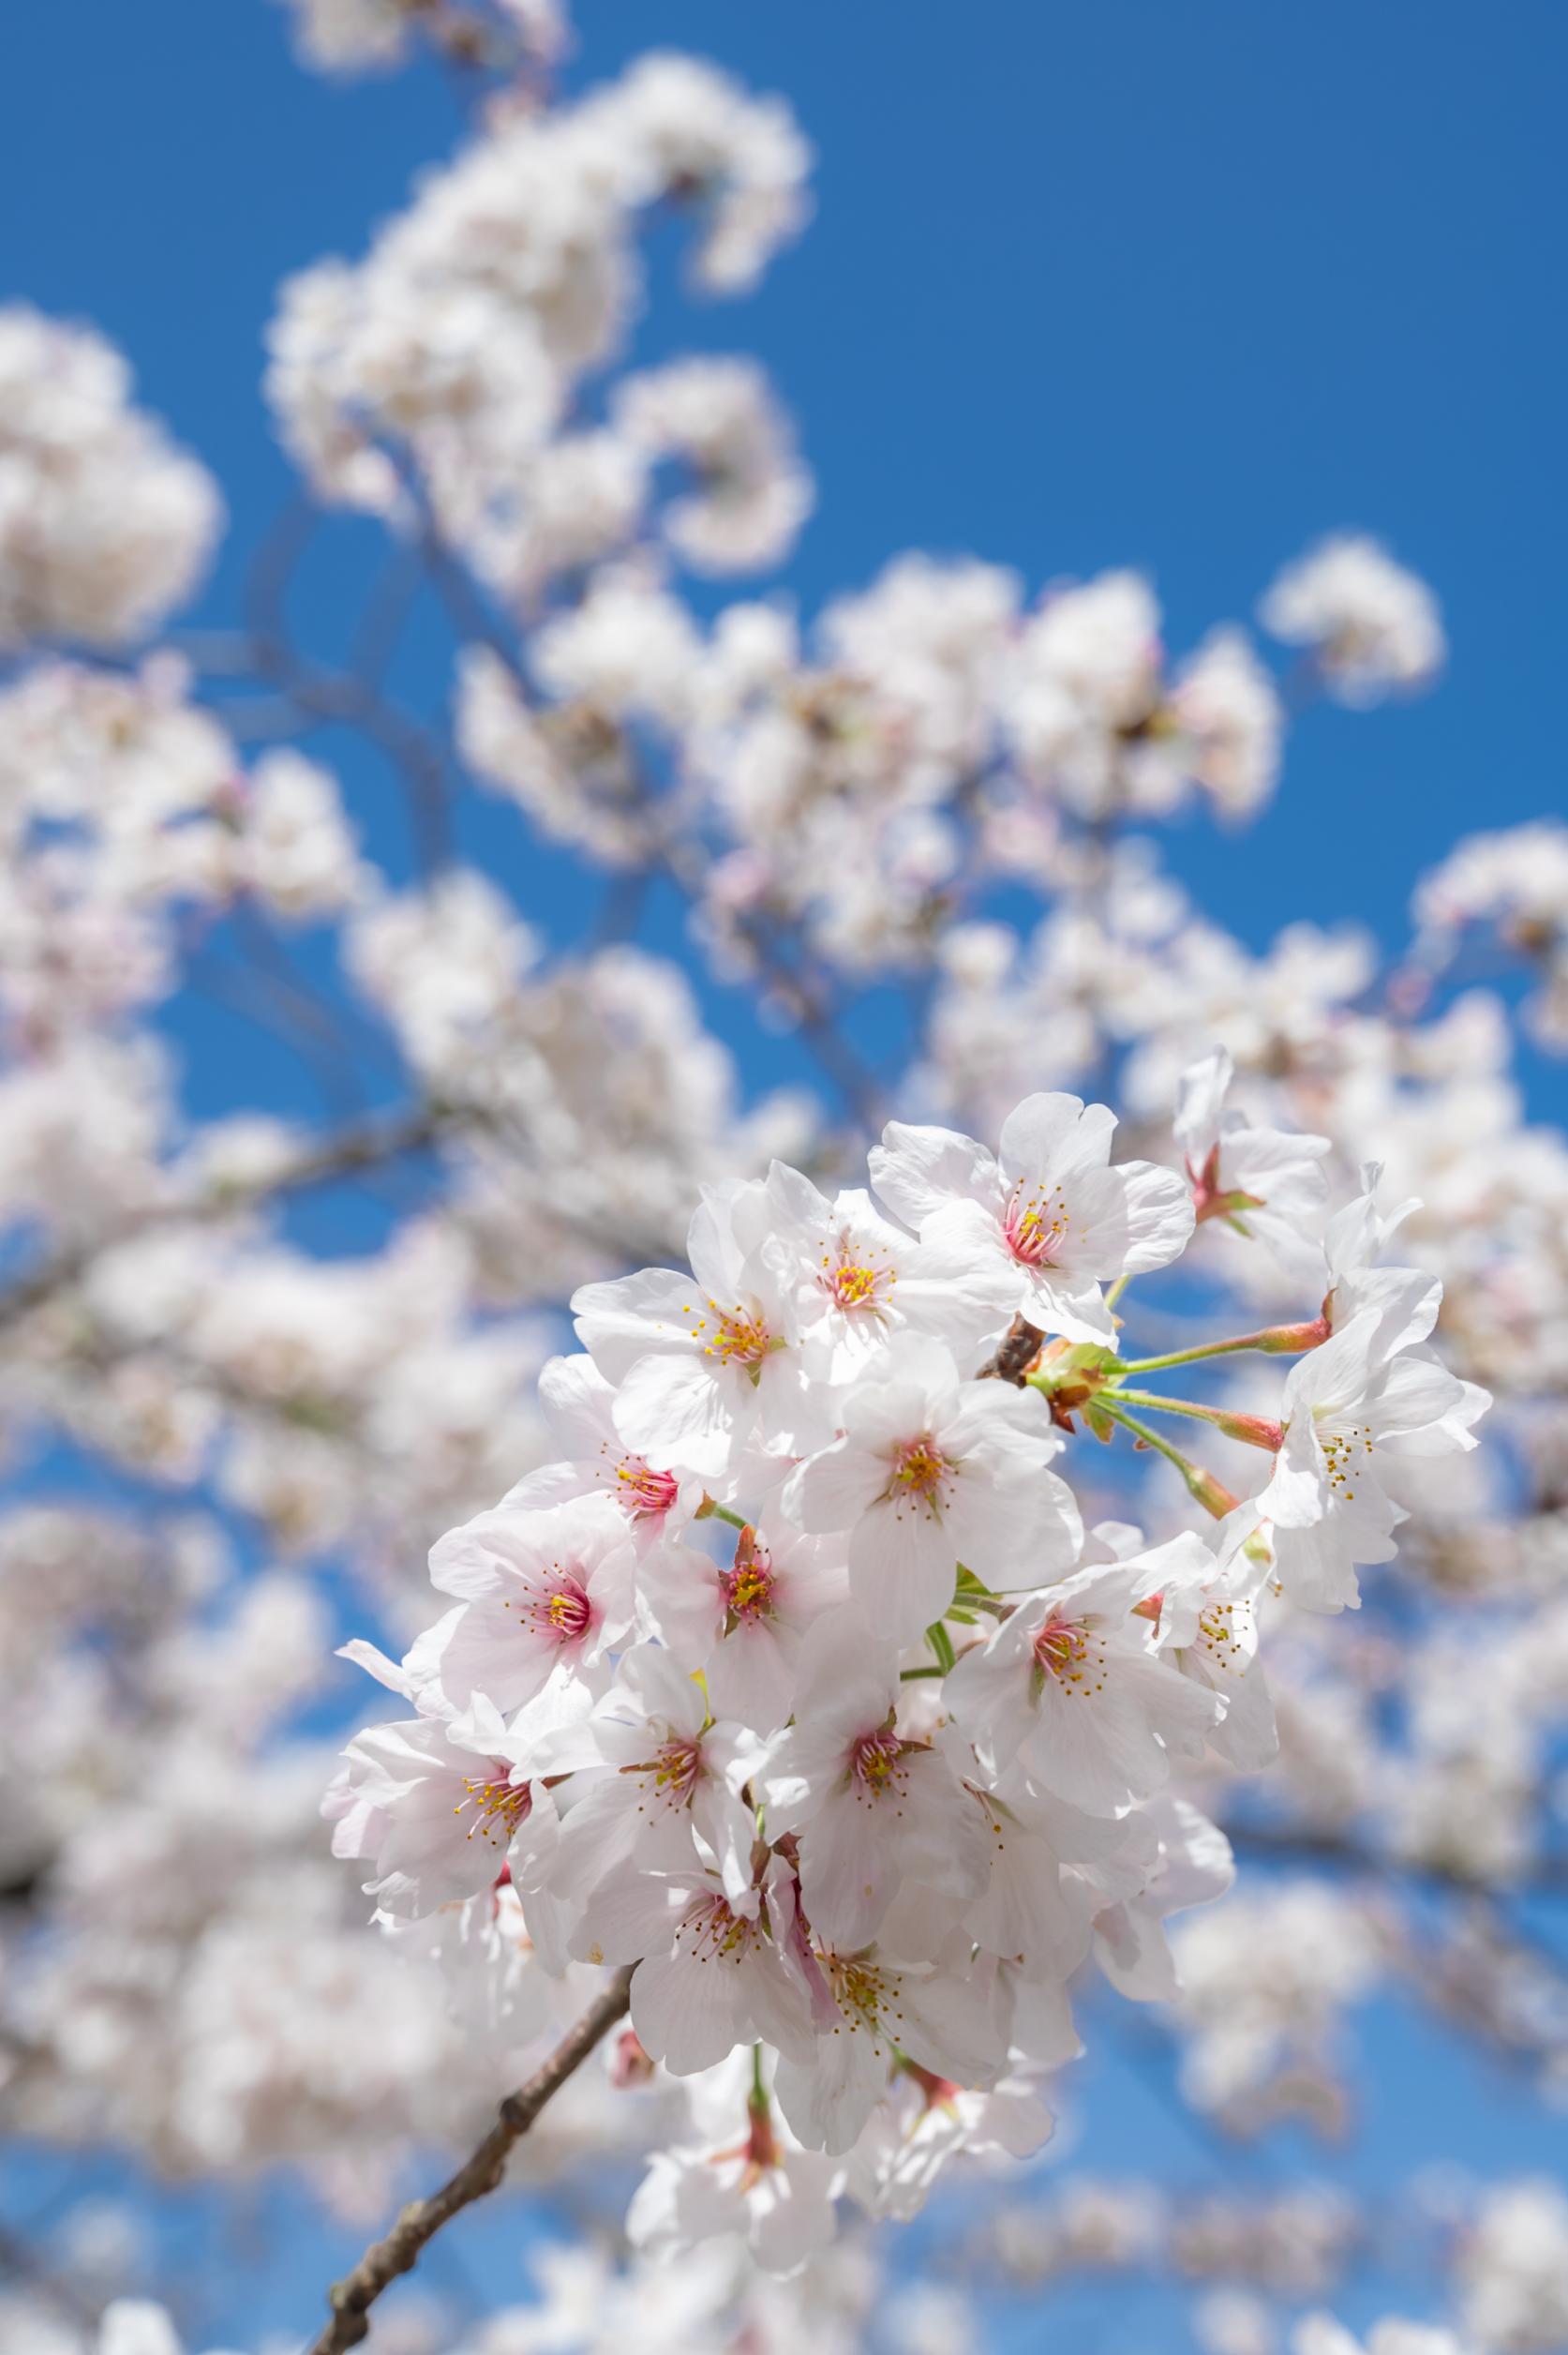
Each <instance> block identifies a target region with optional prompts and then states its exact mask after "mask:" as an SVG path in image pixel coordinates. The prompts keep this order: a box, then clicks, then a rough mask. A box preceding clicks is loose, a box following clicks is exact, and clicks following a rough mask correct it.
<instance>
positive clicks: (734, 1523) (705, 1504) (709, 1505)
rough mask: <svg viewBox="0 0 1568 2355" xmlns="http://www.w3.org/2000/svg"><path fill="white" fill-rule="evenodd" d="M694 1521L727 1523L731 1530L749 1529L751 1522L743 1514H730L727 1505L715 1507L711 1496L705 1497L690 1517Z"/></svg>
mask: <svg viewBox="0 0 1568 2355" xmlns="http://www.w3.org/2000/svg"><path fill="white" fill-rule="evenodd" d="M692 1518H693V1520H694V1521H727V1522H728V1523H729V1525H730V1527H731V1528H732V1529H749V1528H750V1527H751V1523H750V1522H749V1521H748V1520H747V1519H746V1517H745V1515H744V1514H743V1513H732V1512H731V1511H730V1509H729V1507H728V1506H727V1505H716V1504H715V1503H714V1502H713V1499H712V1498H711V1496H705V1497H704V1498H703V1500H702V1503H701V1504H700V1505H699V1506H698V1507H697V1508H696V1511H695V1512H694V1514H693V1516H692Z"/></svg>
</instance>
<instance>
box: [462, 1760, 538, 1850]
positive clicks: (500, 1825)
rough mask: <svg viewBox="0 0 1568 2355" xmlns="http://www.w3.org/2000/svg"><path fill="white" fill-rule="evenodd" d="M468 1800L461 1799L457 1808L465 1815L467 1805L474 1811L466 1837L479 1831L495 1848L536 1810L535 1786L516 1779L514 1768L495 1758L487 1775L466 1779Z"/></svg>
mask: <svg viewBox="0 0 1568 2355" xmlns="http://www.w3.org/2000/svg"><path fill="white" fill-rule="evenodd" d="M463 1789H464V1790H465V1791H466V1792H467V1793H468V1797H467V1798H466V1799H459V1800H458V1802H457V1805H456V1806H455V1808H453V1810H452V1812H453V1814H454V1815H461V1814H462V1813H463V1811H464V1809H465V1808H473V1810H474V1818H473V1822H472V1823H470V1825H469V1828H468V1832H467V1834H466V1837H467V1838H469V1839H472V1838H473V1836H474V1834H475V1833H476V1832H477V1833H478V1834H479V1837H480V1838H481V1839H485V1840H488V1841H489V1843H490V1845H491V1847H492V1848H505V1847H507V1846H509V1845H510V1843H511V1840H512V1837H513V1835H514V1833H515V1831H516V1829H517V1826H518V1824H519V1823H527V1821H528V1819H529V1817H530V1814H531V1813H532V1811H533V1788H532V1785H531V1784H530V1783H526V1782H514V1781H513V1780H512V1770H511V1768H510V1767H509V1766H505V1765H501V1764H500V1763H497V1762H495V1761H492V1762H491V1766H490V1771H489V1773H488V1774H487V1775H468V1776H465V1777H464V1778H463Z"/></svg>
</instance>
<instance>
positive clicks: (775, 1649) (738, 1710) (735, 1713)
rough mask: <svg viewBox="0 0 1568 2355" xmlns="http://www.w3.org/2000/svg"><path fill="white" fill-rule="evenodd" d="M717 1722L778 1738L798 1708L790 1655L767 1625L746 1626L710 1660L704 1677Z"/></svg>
mask: <svg viewBox="0 0 1568 2355" xmlns="http://www.w3.org/2000/svg"><path fill="white" fill-rule="evenodd" d="M704 1673H705V1675H706V1677H707V1680H708V1697H709V1701H710V1702H711V1703H712V1705H713V1714H714V1716H715V1717H717V1718H734V1719H735V1721H736V1723H737V1724H738V1725H744V1726H750V1727H751V1729H752V1731H753V1732H754V1733H775V1732H776V1731H777V1729H778V1728H779V1727H780V1726H781V1725H783V1724H784V1722H785V1720H786V1719H787V1718H788V1716H789V1713H790V1711H791V1710H792V1709H793V1707H794V1706H795V1670H794V1666H793V1663H792V1660H791V1657H790V1654H789V1652H788V1651H787V1650H786V1649H785V1647H784V1644H783V1643H781V1642H780V1640H779V1637H778V1635H777V1634H776V1633H775V1631H774V1629H773V1628H770V1627H769V1626H767V1625H766V1623H765V1622H763V1621H760V1620H759V1621H757V1622H755V1623H754V1624H751V1625H747V1624H745V1623H742V1625H740V1626H739V1627H738V1628H736V1629H735V1631H734V1633H733V1634H732V1635H726V1636H725V1637H724V1641H723V1642H722V1643H720V1644H718V1645H717V1647H716V1648H715V1650H714V1651H713V1652H712V1653H711V1654H710V1655H709V1660H708V1666H707V1668H706V1670H705V1672H704Z"/></svg>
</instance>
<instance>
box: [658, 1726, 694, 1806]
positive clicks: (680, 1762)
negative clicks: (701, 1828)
mask: <svg viewBox="0 0 1568 2355" xmlns="http://www.w3.org/2000/svg"><path fill="white" fill-rule="evenodd" d="M701 1767H702V1746H701V1744H700V1743H698V1742H680V1741H675V1742H666V1743H665V1746H664V1748H663V1749H661V1750H660V1752H659V1754H658V1757H657V1758H656V1759H655V1760H654V1762H653V1787H654V1789H655V1791H656V1792H657V1793H658V1794H659V1796H660V1798H661V1799H663V1800H664V1801H665V1804H666V1805H667V1806H669V1807H684V1806H685V1804H686V1802H687V1800H688V1799H690V1797H691V1795H692V1793H693V1792H694V1789H695V1788H696V1781H697V1776H698V1774H699V1773H700V1771H701Z"/></svg>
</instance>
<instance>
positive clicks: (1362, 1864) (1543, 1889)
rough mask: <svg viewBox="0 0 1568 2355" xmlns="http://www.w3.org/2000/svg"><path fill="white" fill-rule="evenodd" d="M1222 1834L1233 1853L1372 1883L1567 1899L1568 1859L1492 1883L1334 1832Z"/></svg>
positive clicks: (1236, 1826)
mask: <svg viewBox="0 0 1568 2355" xmlns="http://www.w3.org/2000/svg"><path fill="white" fill-rule="evenodd" d="M1223 1829H1224V1833H1225V1837H1226V1838H1227V1839H1228V1840H1229V1841H1230V1843H1231V1845H1232V1848H1235V1849H1239V1850H1240V1851H1242V1852H1243V1853H1250V1854H1252V1855H1257V1856H1275V1857H1278V1858H1280V1859H1282V1860H1283V1861H1284V1862H1286V1863H1290V1864H1302V1865H1332V1866H1338V1867H1340V1868H1343V1869H1345V1870H1347V1871H1351V1872H1361V1873H1366V1874H1369V1875H1371V1876H1372V1877H1373V1878H1378V1877H1381V1878H1383V1879H1387V1880H1391V1881H1415V1882H1425V1883H1428V1884H1429V1885H1430V1886H1432V1887H1433V1888H1439V1889H1454V1890H1458V1891H1460V1892H1462V1893H1464V1894H1467V1895H1471V1896H1477V1897H1485V1898H1498V1897H1511V1898H1516V1897H1561V1896H1564V1895H1568V1858H1565V1857H1562V1856H1543V1857H1542V1858H1541V1859H1540V1860H1539V1861H1538V1862H1537V1863H1536V1865H1535V1866H1534V1867H1533V1868H1532V1869H1531V1870H1529V1871H1527V1872H1524V1873H1522V1874H1521V1875H1520V1876H1519V1877H1518V1879H1517V1880H1512V1881H1503V1882H1501V1883H1491V1882H1487V1881H1486V1880H1484V1879H1482V1878H1481V1877H1480V1876H1479V1875H1477V1874H1474V1873H1467V1872H1461V1871H1459V1870H1458V1869H1457V1868H1456V1867H1454V1866H1451V1865H1443V1864H1439V1863H1437V1862H1436V1861H1435V1860H1432V1859H1428V1858H1426V1857H1422V1856H1400V1855H1396V1854H1394V1853H1391V1852H1389V1851H1385V1850H1381V1849H1376V1848H1370V1847H1368V1846H1366V1843H1365V1842H1363V1841H1361V1840H1356V1839H1350V1838H1345V1837H1344V1836H1343V1835H1342V1834H1339V1833H1335V1832H1312V1831H1298V1830H1293V1829H1292V1828H1291V1827H1290V1826H1289V1825H1285V1824H1273V1823H1225V1824H1224V1825H1223Z"/></svg>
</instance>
